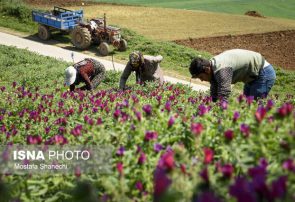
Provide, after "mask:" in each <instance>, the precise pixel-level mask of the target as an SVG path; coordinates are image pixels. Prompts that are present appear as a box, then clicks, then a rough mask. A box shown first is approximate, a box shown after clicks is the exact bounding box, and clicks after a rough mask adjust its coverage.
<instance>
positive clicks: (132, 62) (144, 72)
mask: <svg viewBox="0 0 295 202" xmlns="http://www.w3.org/2000/svg"><path fill="white" fill-rule="evenodd" d="M162 60H163V57H162V56H161V55H158V56H150V55H142V53H141V52H139V51H135V52H132V53H131V54H130V55H129V62H128V63H127V65H126V67H125V69H124V71H123V73H122V75H121V79H120V89H125V85H126V82H127V80H128V78H129V76H130V74H131V72H133V71H134V72H135V76H136V82H137V83H144V82H146V81H156V82H159V83H160V84H162V83H163V82H164V77H163V73H162V70H161V68H160V65H159V63H160V62H161V61H162Z"/></svg>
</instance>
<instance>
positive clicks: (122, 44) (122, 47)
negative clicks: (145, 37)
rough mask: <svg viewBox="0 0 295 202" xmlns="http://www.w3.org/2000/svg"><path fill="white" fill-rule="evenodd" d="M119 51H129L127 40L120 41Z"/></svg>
mask: <svg viewBox="0 0 295 202" xmlns="http://www.w3.org/2000/svg"><path fill="white" fill-rule="evenodd" d="M118 49H119V51H126V49H127V41H126V40H125V39H122V40H120V46H119V48H118Z"/></svg>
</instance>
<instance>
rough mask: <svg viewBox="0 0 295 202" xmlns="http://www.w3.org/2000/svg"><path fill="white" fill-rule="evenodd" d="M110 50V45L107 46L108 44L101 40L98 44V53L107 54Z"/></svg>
mask: <svg viewBox="0 0 295 202" xmlns="http://www.w3.org/2000/svg"><path fill="white" fill-rule="evenodd" d="M109 52H110V47H109V44H107V43H106V42H102V43H101V44H100V45H99V53H100V54H101V55H102V56H107V55H108V54H109Z"/></svg>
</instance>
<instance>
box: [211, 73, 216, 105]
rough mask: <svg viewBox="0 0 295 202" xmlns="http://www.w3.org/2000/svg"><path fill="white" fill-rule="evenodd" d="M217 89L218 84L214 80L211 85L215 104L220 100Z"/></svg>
mask: <svg viewBox="0 0 295 202" xmlns="http://www.w3.org/2000/svg"><path fill="white" fill-rule="evenodd" d="M217 88H218V84H217V82H216V80H215V78H213V79H212V81H211V85H210V95H211V97H212V100H213V102H216V101H217V99H218V93H217Z"/></svg>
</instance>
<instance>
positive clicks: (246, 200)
mask: <svg viewBox="0 0 295 202" xmlns="http://www.w3.org/2000/svg"><path fill="white" fill-rule="evenodd" d="M229 194H230V195H231V196H233V197H235V198H236V199H237V202H256V197H255V192H254V190H253V188H252V186H251V184H250V183H249V182H248V181H247V180H246V179H245V178H243V177H238V178H237V179H236V180H235V183H234V184H233V185H231V186H230V188H229Z"/></svg>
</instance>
